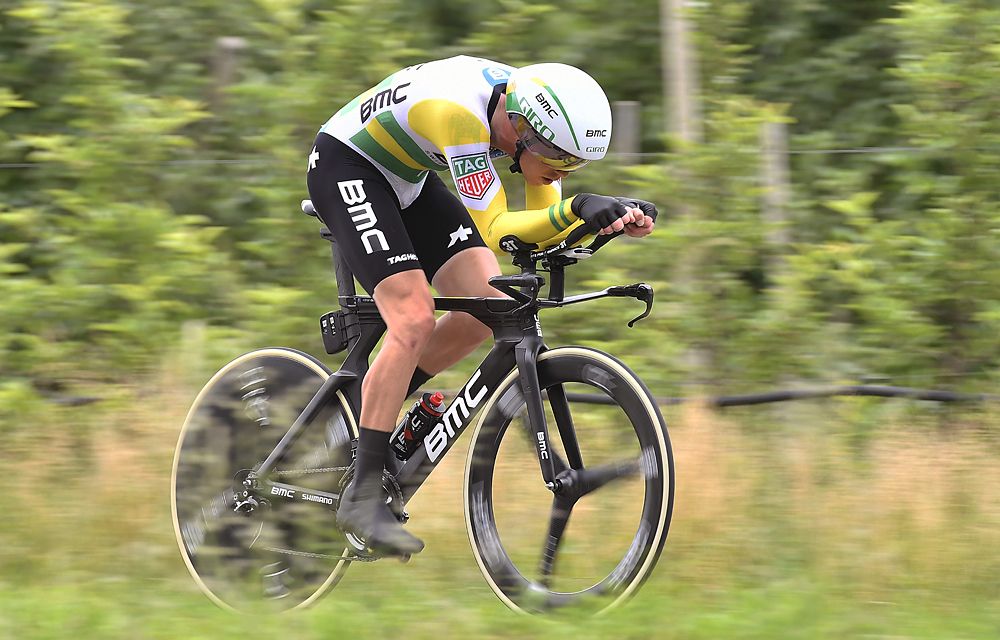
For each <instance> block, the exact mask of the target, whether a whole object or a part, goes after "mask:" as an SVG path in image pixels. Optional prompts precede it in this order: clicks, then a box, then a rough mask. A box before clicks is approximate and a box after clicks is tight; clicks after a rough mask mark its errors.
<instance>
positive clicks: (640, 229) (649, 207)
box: [615, 196, 658, 238]
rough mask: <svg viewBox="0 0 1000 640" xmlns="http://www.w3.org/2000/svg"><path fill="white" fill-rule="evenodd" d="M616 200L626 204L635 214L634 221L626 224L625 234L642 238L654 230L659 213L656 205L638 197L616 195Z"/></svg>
mask: <svg viewBox="0 0 1000 640" xmlns="http://www.w3.org/2000/svg"><path fill="white" fill-rule="evenodd" d="M615 200H617V201H618V202H620V203H622V204H623V205H625V206H626V207H627V208H628V209H629V210H630V211H632V213H633V216H634V219H633V221H632V223H631V224H628V225H626V226H625V235H627V236H630V237H633V238H641V237H643V236H648V235H649V234H651V233H652V232H653V227H655V226H656V225H655V222H656V216H657V214H658V212H657V210H656V205H654V204H653V203H652V202H647V201H645V200H639V199H638V198H627V197H623V196H616V197H615Z"/></svg>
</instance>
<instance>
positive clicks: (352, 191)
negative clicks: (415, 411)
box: [307, 56, 656, 555]
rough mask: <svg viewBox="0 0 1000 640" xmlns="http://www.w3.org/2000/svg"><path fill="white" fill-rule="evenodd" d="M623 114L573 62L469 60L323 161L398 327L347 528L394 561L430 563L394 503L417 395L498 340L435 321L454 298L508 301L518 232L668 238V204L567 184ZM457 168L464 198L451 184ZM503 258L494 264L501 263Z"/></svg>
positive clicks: (373, 103) (327, 129)
mask: <svg viewBox="0 0 1000 640" xmlns="http://www.w3.org/2000/svg"><path fill="white" fill-rule="evenodd" d="M610 139H611V107H610V105H609V104H608V99H607V97H606V96H605V95H604V91H603V90H602V89H601V87H600V85H598V84H597V82H596V81H595V80H594V79H593V78H591V77H590V76H589V75H587V74H586V73H585V72H583V71H581V70H579V69H577V68H574V67H571V66H568V65H564V64H554V63H547V64H535V65H530V66H527V67H522V68H517V69H515V68H513V67H509V66H507V65H504V64H500V63H497V62H493V61H490V60H484V59H481V58H472V57H467V56H457V57H454V58H448V59H445V60H437V61H434V62H428V63H425V64H418V65H415V66H412V67H407V68H405V69H402V70H401V71H398V72H396V73H394V74H392V75H390V76H389V77H387V78H386V79H385V80H383V81H382V82H380V83H379V84H378V85H377V86H375V87H373V88H372V89H369V90H368V91H366V92H364V93H362V94H361V95H360V96H358V97H357V98H355V99H354V100H352V101H351V102H350V103H348V104H347V105H346V106H344V107H343V108H342V109H340V110H339V111H338V112H337V113H336V114H335V115H334V116H333V117H331V118H330V120H329V121H327V122H326V124H324V125H323V127H322V128H321V129H320V132H319V134H318V135H317V137H316V141H315V144H314V146H313V148H312V150H311V152H310V153H309V159H308V178H307V181H308V186H309V195H310V197H311V198H312V201H313V204H314V205H315V207H316V210H317V212H318V214H319V216H320V218H321V219H322V220H323V222H324V223H326V225H327V226H328V227H329V228H330V230H331V232H332V233H333V236H334V238H335V239H336V241H337V246H338V250H339V251H340V252H341V255H342V256H343V257H344V258H345V259H346V260H347V263H348V265H349V266H350V268H351V270H352V271H353V272H354V274H355V277H356V278H357V279H358V281H359V282H360V283H361V285H362V286H363V287H364V288H365V289H366V290H367V291H368V292H369V293H370V294H371V295H372V297H373V298H374V299H375V303H376V305H377V306H378V309H379V312H380V313H381V315H382V318H383V319H384V321H385V324H386V327H387V330H386V334H385V338H384V341H383V345H382V348H381V349H380V351H379V352H378V355H377V356H376V357H375V358H374V360H373V361H372V363H371V368H370V369H369V371H368V373H367V375H366V376H365V380H364V384H363V386H362V407H361V417H360V422H361V424H360V437H359V440H358V447H357V458H356V463H355V477H354V481H353V482H352V483H351V484H350V485H349V486H348V488H347V489H346V490H345V492H344V495H343V497H342V499H341V504H340V507H339V510H338V513H337V519H338V524H339V526H340V527H341V528H342V529H344V530H345V531H351V532H353V533H356V534H358V535H360V536H363V537H364V538H365V539H366V541H367V542H368V544H369V545H370V546H371V547H372V548H375V549H378V550H380V551H382V552H383V553H388V554H400V555H406V554H411V553H416V552H419V551H420V550H421V549H422V548H423V543H422V542H421V541H420V540H419V539H418V538H416V537H415V536H413V535H412V534H410V533H409V532H407V531H406V530H404V529H403V527H402V526H401V525H400V523H399V522H398V521H397V520H396V518H395V517H394V516H393V514H392V513H391V511H390V509H389V507H388V506H387V505H386V500H385V498H386V496H385V494H384V492H383V489H382V481H381V477H382V470H383V468H384V465H385V455H386V452H387V451H388V449H389V447H388V441H389V436H390V433H391V431H392V430H393V429H394V427H395V423H396V418H397V416H398V413H399V409H400V406H401V405H402V403H403V401H404V399H405V398H406V396H407V395H409V394H410V393H412V391H414V390H415V389H417V388H418V387H420V386H421V385H423V384H424V383H425V382H426V381H427V380H429V379H430V378H431V377H432V376H433V375H435V374H437V373H439V372H441V371H443V370H444V369H446V368H448V367H449V366H451V365H452V364H454V363H455V362H457V361H458V360H460V359H461V358H463V357H464V356H466V355H468V354H469V353H471V352H472V351H473V350H474V349H475V348H476V347H477V346H479V344H481V343H482V342H483V341H484V340H486V339H487V338H489V337H490V335H491V333H490V330H489V329H488V328H487V327H486V326H485V325H483V324H482V323H480V322H479V321H478V320H476V319H475V318H473V317H472V316H470V315H468V314H464V313H456V312H450V313H447V314H445V315H444V316H442V317H441V318H439V319H437V320H436V321H435V317H434V302H433V300H432V296H431V292H430V288H429V286H428V283H430V284H432V285H433V286H434V288H435V289H436V290H437V291H438V293H439V294H440V295H444V296H502V295H503V294H501V293H500V292H498V291H497V290H495V289H493V288H492V287H491V286H490V285H489V284H488V282H487V281H488V280H489V278H490V277H492V276H495V275H499V274H500V267H499V263H498V262H497V258H496V256H495V255H494V251H496V252H501V250H500V249H499V241H500V239H502V238H503V237H504V236H507V235H509V234H513V235H516V236H517V237H519V238H520V239H521V240H523V241H525V242H530V243H537V244H539V245H541V246H550V245H552V244H555V243H557V242H559V241H560V240H562V239H563V238H564V237H565V236H566V235H568V233H569V231H570V229H571V228H572V227H574V226H576V225H577V224H585V225H587V227H588V229H589V230H591V231H592V232H593V233H599V234H607V233H613V232H618V231H624V232H625V233H627V234H628V235H631V236H635V237H641V236H645V235H647V234H649V233H650V232H651V231H652V230H653V226H654V220H655V218H656V209H655V207H654V206H653V205H652V204H650V203H648V202H643V201H640V200H635V199H629V198H612V197H606V196H601V195H596V194H587V193H581V194H577V195H575V196H573V197H572V198H566V199H564V198H563V196H562V189H561V179H562V178H563V177H565V176H566V174H567V173H568V172H570V171H575V170H576V169H579V168H580V167H582V166H584V165H586V164H587V163H588V162H590V161H592V160H598V159H600V158H603V157H604V155H605V153H606V152H607V148H608V144H609V141H610ZM504 156H507V157H509V158H511V159H512V160H513V165H512V166H511V167H510V169H511V171H512V172H515V173H521V174H522V175H523V176H524V180H525V193H526V198H525V199H526V210H524V211H512V210H509V209H508V207H507V198H506V196H505V195H504V189H503V185H502V184H501V183H500V178H499V175H498V173H497V170H496V167H495V165H494V161H496V160H498V159H500V158H502V157H504ZM443 170H450V171H451V174H452V178H453V179H454V182H455V186H456V188H457V191H458V197H455V196H454V195H453V194H452V193H451V192H450V191H449V190H448V189H447V187H446V186H445V184H444V182H442V180H441V178H439V177H438V175H437V173H436V172H438V171H443ZM491 249H492V251H491Z"/></svg>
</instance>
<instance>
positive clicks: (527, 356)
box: [254, 229, 653, 508]
mask: <svg viewBox="0 0 1000 640" xmlns="http://www.w3.org/2000/svg"><path fill="white" fill-rule="evenodd" d="M322 235H323V237H324V238H326V239H328V240H329V241H330V242H331V243H332V244H333V247H332V250H333V255H334V267H335V271H336V275H337V284H338V290H339V291H340V292H341V293H342V294H344V295H341V296H340V298H339V300H340V304H341V309H342V312H343V314H344V325H345V327H346V330H347V336H348V349H349V351H348V353H347V357H346V359H345V360H344V362H343V365H342V366H341V368H340V369H339V370H338V371H337V372H335V373H333V374H332V375H330V377H329V378H327V380H326V381H325V382H324V383H323V385H322V386H321V387H320V388H319V390H318V391H317V392H316V394H315V395H314V396H313V398H312V399H311V400H310V401H309V403H308V404H307V405H306V407H305V408H304V409H303V410H302V413H301V414H299V416H298V418H296V420H295V422H294V423H293V424H292V426H291V427H289V429H288V431H287V432H286V433H285V435H284V436H283V437H282V438H281V440H280V441H279V442H278V444H277V445H276V446H275V448H274V449H273V450H272V451H271V453H270V454H269V455H268V456H267V458H266V459H265V460H264V461H263V462H262V463H261V464H260V465H259V466H258V467H257V468H256V469H254V475H255V476H256V479H257V481H258V482H260V483H261V484H263V485H264V488H265V491H264V492H263V493H265V494H267V495H268V496H269V498H270V499H272V500H273V499H282V500H289V501H299V500H304V501H307V502H310V503H312V504H313V505H314V506H316V507H324V508H329V505H336V504H337V503H338V501H339V498H340V496H339V494H336V493H329V492H322V491H316V490H312V489H305V488H301V487H298V486H296V485H290V484H285V483H279V482H273V481H271V480H270V479H269V478H268V475H269V473H270V472H271V471H272V470H274V468H275V467H276V466H277V465H278V464H280V463H281V461H282V458H283V457H284V455H285V454H286V452H288V450H289V449H290V448H291V446H292V445H293V444H294V443H295V441H296V440H297V439H298V438H299V437H300V436H301V435H302V433H304V431H305V429H307V428H308V427H309V425H310V424H312V422H313V420H314V419H315V418H316V416H318V415H319V413H320V412H321V411H322V410H323V409H324V408H325V407H326V406H327V405H328V404H329V403H330V402H333V401H335V399H336V395H337V393H338V392H341V393H343V395H344V397H345V398H346V399H347V402H348V404H349V408H350V410H351V411H352V412H353V414H354V416H353V417H354V420H355V424H357V417H358V416H359V415H360V414H361V383H362V381H363V380H364V376H365V374H366V373H367V372H368V368H369V357H370V356H371V353H372V351H373V350H374V349H375V346H376V345H377V344H378V341H379V339H381V337H382V335H383V334H384V333H385V330H386V326H385V323H384V322H383V321H382V318H381V316H380V315H379V312H378V308H377V307H376V305H375V301H374V299H373V298H371V297H368V296H358V295H355V288H354V278H353V275H352V274H351V273H350V270H349V269H348V268H347V267H346V265H345V264H343V263H342V262H341V261H340V260H338V258H337V252H336V243H335V242H334V240H333V238H332V236H330V234H329V231H327V230H326V229H323V232H322ZM578 240H579V238H576V239H574V238H573V236H570V238H568V239H567V240H566V241H565V242H563V243H561V244H560V245H558V246H557V247H553V248H550V249H547V250H545V251H542V252H532V251H531V250H530V249H528V248H525V247H526V245H520V246H519V249H518V251H513V250H512V251H511V252H512V253H513V254H514V256H515V264H518V265H519V266H521V267H522V272H521V273H520V274H519V275H514V276H497V277H495V278H491V279H490V284H492V285H493V286H494V287H495V288H497V289H499V290H500V291H502V292H504V293H507V294H508V295H509V296H510V297H507V298H492V297H491V298H465V297H448V298H434V308H435V310H437V311H458V312H464V313H468V314H470V315H472V316H473V317H475V318H476V319H477V320H480V321H481V322H483V324H485V325H486V326H488V327H489V328H490V329H491V330H492V332H493V338H494V345H493V348H492V349H491V350H490V352H489V353H488V354H487V355H486V357H485V358H484V359H483V361H482V363H480V365H479V367H478V368H477V369H476V371H475V373H473V374H472V376H471V377H470V378H469V380H468V382H466V383H465V385H464V386H463V387H462V389H461V390H460V391H459V392H458V393H457V394H456V395H455V396H454V397H453V398H452V399H451V402H450V406H449V407H448V409H447V410H446V411H445V414H444V415H443V416H442V418H441V421H440V422H438V423H437V424H436V425H435V426H434V427H433V428H432V429H431V431H430V432H429V433H428V434H427V435H426V436H425V437H424V446H422V447H419V448H418V449H417V450H416V451H415V452H414V453H413V455H412V456H411V457H410V458H409V459H408V460H406V461H405V462H400V461H399V460H398V459H397V458H396V457H395V456H394V455H388V456H387V460H388V461H389V462H388V463H387V464H388V465H389V466H388V471H389V473H390V475H392V477H393V478H394V480H395V481H396V483H397V484H398V485H399V488H400V491H401V493H402V498H403V503H404V504H405V503H406V502H408V501H409V499H410V498H411V497H412V496H413V495H414V494H415V493H416V491H417V490H418V489H419V488H420V487H421V485H423V483H424V481H425V480H426V479H427V478H428V476H430V474H431V472H432V471H434V469H435V468H436V467H437V465H438V464H440V463H441V461H442V460H443V459H444V457H445V455H446V454H447V453H448V452H449V451H450V450H451V448H452V446H454V444H455V442H456V441H457V440H458V437H459V436H460V434H461V433H462V432H463V431H465V430H466V427H467V426H468V425H469V424H471V422H472V421H473V420H474V419H475V417H476V415H477V414H478V410H479V408H480V407H481V406H482V405H483V404H485V400H486V399H488V398H489V397H490V396H491V395H492V394H493V393H494V392H496V390H497V388H498V386H499V385H500V384H501V383H502V382H503V379H504V378H505V377H506V376H507V374H508V372H510V371H511V370H512V369H513V368H514V367H516V368H517V371H518V380H519V384H520V392H521V395H522V397H523V398H524V401H525V403H526V405H527V413H528V423H529V425H530V430H531V432H533V434H534V440H533V442H534V444H535V445H536V446H535V453H536V455H537V457H538V464H539V468H540V470H541V478H542V482H543V483H544V484H545V486H546V487H548V488H549V489H550V490H553V491H557V490H558V488H559V482H558V480H556V473H557V470H556V467H555V460H554V458H555V456H554V455H550V453H549V452H550V451H552V448H551V447H550V446H549V444H548V443H549V431H548V425H547V423H546V419H545V410H544V407H543V404H542V393H541V389H540V388H539V382H538V370H537V358H538V355H539V354H540V353H542V352H543V351H545V350H546V346H545V343H544V341H543V340H542V329H541V324H540V322H539V319H538V311H539V310H540V309H542V308H555V307H562V306H566V305H569V304H575V303H579V302H586V301H589V300H594V299H597V298H602V297H609V296H610V297H634V298H636V299H638V300H641V301H644V302H646V312H645V313H644V314H643V315H641V316H639V318H636V319H635V320H633V321H632V322H630V323H629V326H631V325H632V324H633V323H634V322H635V321H637V320H639V319H641V318H643V317H645V316H646V315H648V314H649V311H650V309H651V307H652V296H653V293H652V289H651V288H650V287H649V286H648V285H646V284H635V285H629V286H624V287H609V288H608V289H605V290H603V291H597V292H592V293H587V294H582V295H577V296H572V297H570V298H565V297H564V295H563V283H564V281H565V280H564V271H563V270H564V267H565V266H566V265H568V264H572V263H574V262H576V261H577V260H578V259H580V258H582V257H586V256H585V255H584V254H582V253H580V252H579V250H577V253H574V254H572V257H566V255H567V254H566V252H567V251H573V249H571V247H572V244H573V243H575V242H576V241H578ZM514 242H516V240H514ZM605 242H606V240H605ZM601 244H604V242H600V243H599V244H598V243H595V244H594V245H591V249H585V250H583V251H591V253H592V251H593V250H596V248H597V247H599V246H600V245H601ZM511 246H512V245H511ZM539 261H542V263H543V266H544V267H545V268H546V269H547V270H548V271H549V272H550V273H551V275H552V278H551V280H552V281H551V285H550V289H549V295H548V297H547V298H539V297H538V296H539V291H540V288H541V286H542V284H544V280H543V279H542V278H541V277H540V276H538V275H537V274H536V265H537V263H538V262H539ZM547 393H548V396H549V401H550V405H551V406H552V410H553V415H554V417H555V418H556V423H557V427H558V430H559V435H560V438H561V439H562V442H563V447H564V449H565V451H566V456H567V458H568V460H567V462H568V463H569V466H570V467H571V468H574V469H576V468H580V467H582V463H581V456H580V449H579V444H578V442H577V439H576V433H575V431H574V429H573V424H572V418H571V417H570V412H569V404H568V402H567V400H566V395H565V392H564V391H563V389H562V387H561V386H559V387H553V388H551V389H549V390H547ZM315 496H319V497H320V498H321V500H316V499H315Z"/></svg>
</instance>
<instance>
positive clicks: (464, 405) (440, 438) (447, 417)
mask: <svg viewBox="0 0 1000 640" xmlns="http://www.w3.org/2000/svg"><path fill="white" fill-rule="evenodd" d="M480 375H482V372H481V371H479V369H476V372H475V373H474V374H472V378H470V379H469V383H468V384H467V385H465V391H464V392H463V393H462V394H461V395H458V396H455V399H454V400H452V401H451V406H450V407H448V410H447V411H445V412H444V415H443V416H441V422H439V423H437V424H436V425H434V429H433V430H432V431H431V432H430V433H428V434H427V435H426V436H425V437H424V449H426V450H427V457H428V458H429V459H430V461H431V462H437V459H438V458H440V457H441V454H442V453H444V451H445V449H447V448H448V443H449V442H451V440H452V439H454V437H455V434H456V433H458V430H459V429H461V428H462V423H464V422H465V421H466V420H468V419H469V415H470V414H471V413H472V410H473V409H475V408H476V407H478V406H479V403H480V402H482V401H483V398H484V397H485V396H486V394H487V393H488V392H489V389H487V388H486V387H485V386H482V387H480V388H479V390H478V391H476V392H475V395H473V394H472V385H474V384H475V383H476V381H477V380H479V376H480Z"/></svg>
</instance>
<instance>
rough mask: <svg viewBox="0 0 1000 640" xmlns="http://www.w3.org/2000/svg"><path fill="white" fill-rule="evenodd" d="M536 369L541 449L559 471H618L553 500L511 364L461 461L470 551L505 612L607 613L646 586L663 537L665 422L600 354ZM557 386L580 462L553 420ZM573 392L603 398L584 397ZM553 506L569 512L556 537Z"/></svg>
mask: <svg viewBox="0 0 1000 640" xmlns="http://www.w3.org/2000/svg"><path fill="white" fill-rule="evenodd" d="M538 376H539V383H540V386H541V388H542V389H543V390H545V391H546V393H545V395H544V396H543V404H544V405H545V412H546V423H547V425H548V429H549V442H548V443H547V445H546V446H547V450H548V451H549V452H550V453H551V454H552V457H553V460H554V462H556V467H557V468H556V471H557V473H558V472H559V469H560V465H564V466H572V467H574V468H577V467H579V466H580V464H581V463H582V467H583V469H585V470H586V473H588V474H589V475H588V477H591V476H593V477H598V476H600V477H604V478H614V479H613V480H610V481H607V484H604V485H603V486H600V488H598V489H596V490H594V491H593V492H592V493H588V494H585V495H583V496H582V497H579V499H578V501H576V502H575V503H573V504H567V502H566V500H569V499H571V498H567V497H566V496H567V495H570V494H569V490H566V491H565V492H563V493H562V496H560V495H554V494H553V492H551V491H549V490H548V489H547V488H546V487H545V486H544V484H543V482H542V479H541V475H540V471H539V467H538V454H537V453H536V451H537V450H538V449H541V448H542V446H541V445H540V444H539V443H538V442H536V438H535V434H534V432H533V431H532V430H531V429H530V427H529V426H528V421H527V412H526V409H525V403H524V399H523V397H522V395H521V391H520V386H519V380H518V374H517V370H516V369H515V370H512V371H511V372H510V373H509V374H508V375H507V376H506V378H505V379H504V380H503V382H501V384H500V385H499V386H498V387H497V390H496V392H494V394H493V395H492V397H491V398H490V399H489V400H488V401H487V404H486V405H484V407H483V411H482V414H481V417H480V419H479V422H478V423H477V424H476V428H475V432H474V435H473V442H472V445H471V447H470V449H469V455H468V459H467V461H466V477H465V517H466V524H467V527H468V533H469V540H470V542H471V544H472V550H473V554H474V555H475V557H476V561H477V562H478V564H479V567H480V569H481V570H482V573H483V576H484V577H485V578H486V581H487V583H488V584H489V585H490V588H492V589H493V591H494V593H496V595H497V597H499V598H500V600H502V601H503V602H504V603H505V604H506V605H507V606H508V607H510V608H511V609H514V610H516V611H520V612H525V613H541V612H547V611H550V610H552V609H554V608H558V607H564V606H567V605H573V606H578V607H580V608H582V609H584V610H590V611H593V612H601V611H606V610H609V609H611V608H613V607H615V606H618V605H619V604H621V603H622V602H624V601H625V600H627V599H628V598H629V597H631V596H632V595H633V594H634V593H635V592H636V590H637V589H638V588H639V586H641V585H642V583H643V582H644V581H645V580H646V578H647V577H648V576H649V574H650V572H652V570H653V568H654V567H655V565H656V562H657V559H658V558H659V555H660V552H661V550H662V549H663V544H664V542H665V540H666V537H667V531H668V528H669V525H670V518H671V513H672V510H673V497H674V464H673V454H672V452H671V448H670V439H669V436H668V433H667V429H666V425H665V423H664V421H663V417H662V416H661V415H660V412H659V409H658V408H657V406H656V403H655V401H654V399H653V397H652V395H651V394H650V392H649V390H648V389H647V388H646V387H645V385H644V384H643V383H642V381H640V380H639V379H638V378H637V377H636V376H635V374H634V373H632V372H631V371H630V370H629V369H628V367H626V366H625V365H624V364H622V363H621V362H620V361H618V360H617V359H615V358H613V357H612V356H609V355H607V354H605V353H602V352H600V351H596V350H592V349H586V348H582V347H561V348H557V349H553V350H550V351H546V352H543V353H542V354H541V355H540V356H539V358H538ZM560 390H562V392H564V393H565V394H566V396H565V397H566V398H567V400H566V406H568V408H569V414H570V415H571V416H572V424H573V429H574V431H575V434H576V437H577V440H578V442H579V452H580V455H579V456H578V457H577V460H578V462H576V463H573V462H572V460H573V456H571V455H569V454H568V453H567V448H566V445H565V443H564V442H563V438H562V437H561V434H560V430H559V429H558V428H557V423H556V420H555V418H554V415H555V414H554V409H553V404H554V403H555V402H557V401H558V399H559V394H560ZM578 393H582V394H584V395H585V396H590V398H595V397H597V398H600V399H601V402H602V404H596V405H595V404H589V403H588V404H584V403H583V398H582V397H580V396H578V395H576V394H578ZM595 394H596V396H595ZM557 477H560V476H558V475H557ZM582 477H583V476H582V475H581V476H580V478H582ZM588 482H590V481H589V480H588V481H587V482H583V481H582V480H581V481H579V482H577V483H576V486H584V485H585V484H587V483H588ZM560 513H561V514H569V515H567V516H566V517H567V518H568V523H566V525H565V529H564V530H563V533H561V534H560V531H559V530H558V525H553V522H555V521H556V520H559V518H554V519H553V514H560ZM553 526H556V528H555V529H553V528H552V527H553ZM546 564H547V565H548V568H545V566H546Z"/></svg>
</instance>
